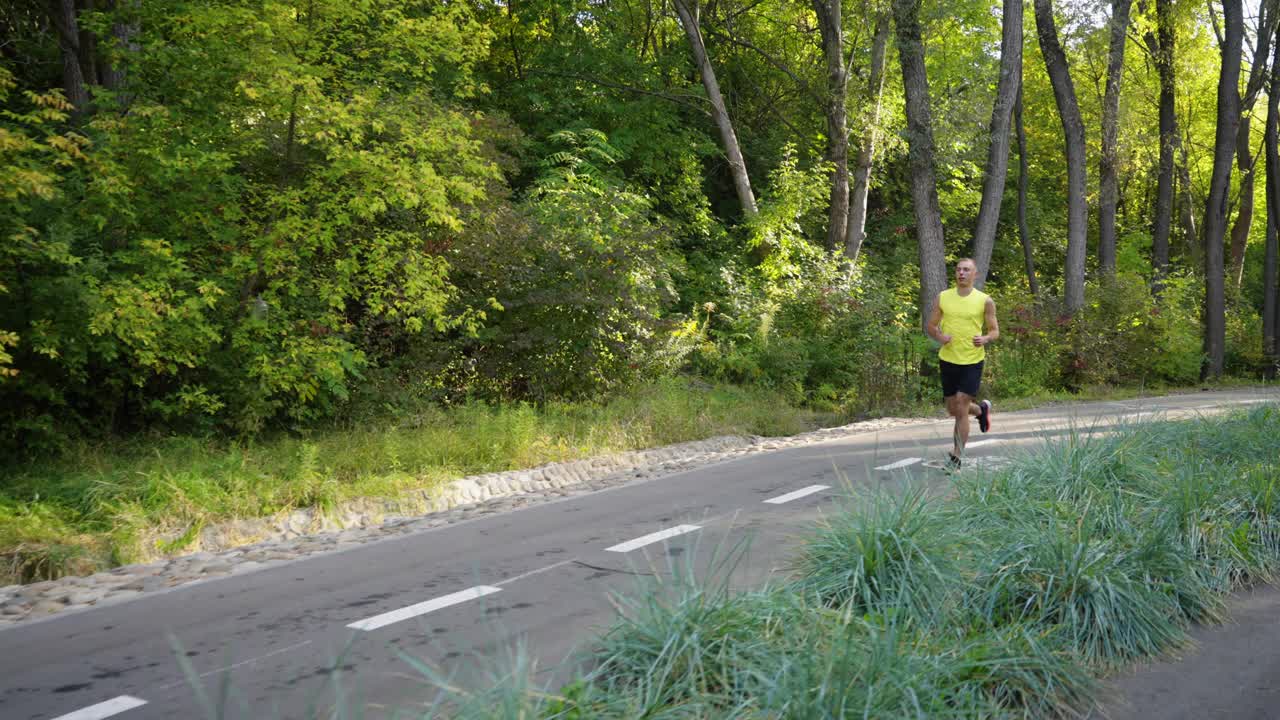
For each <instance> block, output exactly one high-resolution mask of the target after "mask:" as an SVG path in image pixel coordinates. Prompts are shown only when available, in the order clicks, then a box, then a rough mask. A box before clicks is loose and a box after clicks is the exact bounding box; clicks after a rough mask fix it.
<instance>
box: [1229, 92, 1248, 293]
mask: <svg viewBox="0 0 1280 720" xmlns="http://www.w3.org/2000/svg"><path fill="white" fill-rule="evenodd" d="M1250 120H1251V118H1250V116H1249V111H1248V110H1242V112H1241V114H1240V127H1239V129H1238V130H1237V131H1236V143H1235V148H1236V167H1238V168H1239V169H1240V190H1239V192H1240V207H1239V208H1238V209H1237V210H1236V217H1235V220H1234V221H1232V223H1231V232H1230V236H1231V243H1230V246H1229V247H1230V251H1229V253H1228V257H1229V263H1228V267H1230V268H1231V269H1230V271H1229V272H1228V273H1227V276H1228V277H1230V278H1231V281H1232V284H1233V285H1234V286H1236V287H1239V286H1240V277H1241V273H1243V272H1244V249H1245V245H1247V244H1248V243H1249V230H1250V228H1251V226H1252V225H1253V168H1254V162H1253V148H1251V147H1249V146H1250V144H1251V140H1252V138H1250V137H1249V133H1250V125H1251V124H1252V123H1251V122H1250Z"/></svg>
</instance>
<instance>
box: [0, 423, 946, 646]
mask: <svg viewBox="0 0 1280 720" xmlns="http://www.w3.org/2000/svg"><path fill="white" fill-rule="evenodd" d="M937 421H938V420H937V419H936V418H879V419H876V420H868V421H864V422H858V423H853V424H851V425H844V426H841V427H835V428H824V429H821V430H814V431H811V432H806V433H801V434H799V435H793V436H789V437H777V438H765V437H755V436H732V435H731V436H722V437H715V438H710V439H707V440H697V441H693V442H686V443H678V444H675V445H667V446H664V447H659V448H652V449H649V450H637V451H632V452H623V453H615V454H611V455H601V456H598V457H593V458H588V459H584V460H575V461H571V462H562V463H550V464H547V465H542V466H539V467H536V468H532V469H529V470H513V471H510V472H502V473H486V474H483V475H474V476H470V477H464V478H461V479H458V480H454V481H452V482H450V483H449V484H447V485H445V486H444V487H443V488H435V489H428V490H420V491H415V492H412V493H408V494H406V495H402V496H400V497H396V498H386V499H376V498H365V499H358V500H353V501H351V502H348V503H344V504H343V505H342V506H341V507H339V508H338V509H336V510H335V511H333V512H330V513H325V512H324V511H322V510H320V509H317V508H301V509H298V510H293V511H290V512H285V513H281V514H279V515H276V516H274V517H270V518H252V519H242V520H235V521H230V522H226V523H219V524H217V525H213V526H210V527H206V528H204V529H202V530H201V531H200V533H199V535H198V538H197V540H196V543H197V546H198V549H199V550H200V551H199V552H195V553H192V554H188V555H183V556H180V557H173V558H168V559H162V560H157V561H155V562H149V563H139V564H136V565H128V566H125V567H119V568H115V569H113V570H110V571H106V572H100V573H96V574H94V575H89V576H87V577H76V576H69V577H64V578H59V579H57V580H46V581H44V582H38V583H32V584H29V585H10V586H7V587H3V588H0V629H4V628H6V627H9V626H13V625H16V624H18V623H21V622H23V621H26V620H33V619H37V618H43V617H48V616H50V615H53V614H57V613H62V612H69V611H74V610H83V609H85V608H88V607H93V606H97V605H107V604H115V603H117V602H124V601H126V600H130V599H133V598H136V597H138V596H141V595H143V594H145V593H148V592H154V591H157V590H163V589H167V588H173V587H177V586H180V585H185V584H188V583H192V582H198V581H201V580H206V579H209V578H213V577H219V576H226V575H234V574H241V573H245V572H249V571H252V570H257V569H260V568H262V567H265V566H268V565H276V564H281V563H285V562H289V561H292V560H296V559H299V558H303V557H308V556H311V555H316V554H320V553H325V552H331V551H334V550H338V549H342V548H347V547H351V546H353V545H360V544H364V543H369V542H375V541H378V540H382V539H386V538H391V537H396V536H400V535H405V534H408V533H413V532H419V531H422V530H426V529H429V528H434V527H439V526H441V525H448V524H450V523H454V522H458V521H461V520H467V519H470V518H473V517H478V516H481V515H489V514H492V513H498V512H505V511H510V510H514V509H516V508H520V507H524V506H526V505H531V504H535V503H538V502H545V501H547V500H553V499H556V498H560V497H566V496H569V495H577V494H582V493H589V492H594V491H596V490H602V489H604V488H607V487H614V486H617V485H623V484H626V483H629V482H634V481H636V480H640V479H647V478H654V477H661V476H663V475H669V474H672V473H676V472H681V471H683V470H688V469H690V468H694V467H699V466H703V465H708V464H710V463H713V462H721V461H724V460H730V459H733V458H737V457H741V456H743V455H749V454H755V453H761V452H769V451H772V450H781V449H784V448H790V447H797V446H800V445H809V444H813V443H818V442H823V441H826V440H832V439H835V438H840V437H846V436H849V435H856V434H860V433H868V432H878V431H881V430H887V429H890V428H896V427H902V426H906V425H920V424H927V423H932V422H937ZM160 539H165V538H160Z"/></svg>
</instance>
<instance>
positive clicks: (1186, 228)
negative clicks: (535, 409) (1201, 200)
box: [1174, 126, 1204, 266]
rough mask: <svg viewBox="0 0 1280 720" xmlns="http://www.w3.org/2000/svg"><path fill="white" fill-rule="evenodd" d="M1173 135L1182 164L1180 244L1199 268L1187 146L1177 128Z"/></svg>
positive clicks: (1200, 252)
mask: <svg viewBox="0 0 1280 720" xmlns="http://www.w3.org/2000/svg"><path fill="white" fill-rule="evenodd" d="M1174 135H1175V137H1176V138H1177V147H1176V148H1175V149H1176V150H1177V152H1178V155H1179V157H1181V158H1182V162H1181V163H1179V164H1178V187H1179V189H1180V193H1179V194H1180V195H1181V198H1180V200H1179V203H1180V205H1181V208H1182V210H1181V217H1182V242H1183V245H1184V246H1186V251H1187V255H1188V256H1189V257H1190V258H1191V260H1192V263H1191V264H1192V266H1199V265H1200V264H1201V262H1202V261H1203V258H1202V255H1203V254H1204V253H1203V251H1202V250H1201V249H1200V230H1199V229H1198V228H1197V227H1196V213H1195V203H1196V201H1195V195H1194V193H1192V187H1191V170H1190V167H1191V161H1190V159H1189V158H1188V157H1187V145H1186V143H1184V142H1183V141H1182V134H1181V133H1180V132H1178V130H1177V127H1176V126H1175V128H1174Z"/></svg>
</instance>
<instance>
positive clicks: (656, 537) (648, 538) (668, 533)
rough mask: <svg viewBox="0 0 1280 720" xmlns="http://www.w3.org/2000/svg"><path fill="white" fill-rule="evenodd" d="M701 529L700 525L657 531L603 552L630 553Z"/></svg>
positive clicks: (678, 526) (679, 526) (680, 526)
mask: <svg viewBox="0 0 1280 720" xmlns="http://www.w3.org/2000/svg"><path fill="white" fill-rule="evenodd" d="M701 529H702V526H701V525H677V526H675V527H673V528H667V529H666V530H659V531H658V532H655V533H649V534H648V535H645V536H644V537H638V538H636V539H635V540H628V541H626V542H624V543H618V544H617V545H614V546H613V547H609V548H605V550H606V551H608V552H618V553H625V552H631V551H632V550H636V549H638V548H642V547H644V546H645V545H652V544H654V543H656V542H662V541H663V540H666V539H667V538H673V537H675V536H677V535H684V534H685V533H691V532H693V531H694V530H701Z"/></svg>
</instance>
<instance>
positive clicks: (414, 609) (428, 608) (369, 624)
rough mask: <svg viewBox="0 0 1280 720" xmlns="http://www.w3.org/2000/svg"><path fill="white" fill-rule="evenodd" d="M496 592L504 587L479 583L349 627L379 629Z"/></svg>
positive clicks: (354, 623) (375, 616)
mask: <svg viewBox="0 0 1280 720" xmlns="http://www.w3.org/2000/svg"><path fill="white" fill-rule="evenodd" d="M496 592H502V588H498V587H493V586H492V585H477V586H475V587H473V588H467V589H466V590H460V591H458V592H456V593H450V594H448V595H442V596H440V597H438V598H434V599H432V600H426V601H424V602H420V603H416V604H413V605H410V606H408V607H402V608H400V609H399V610H392V611H391V612H385V613H382V614H381V615H374V616H373V617H371V618H366V619H364V620H360V621H358V622H353V623H351V624H350V625H348V626H347V627H349V628H355V629H356V630H377V629H378V628H380V627H386V626H387V625H393V624H395V623H398V622H401V621H403V620H408V619H409V618H414V617H418V616H419V615H426V614H427V613H429V612H435V611H436V610H440V609H441V608H447V607H449V606H450V605H457V604H458V603H464V602H466V601H468V600H475V599H476V598H482V597H484V596H485V595H492V594H493V593H496Z"/></svg>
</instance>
